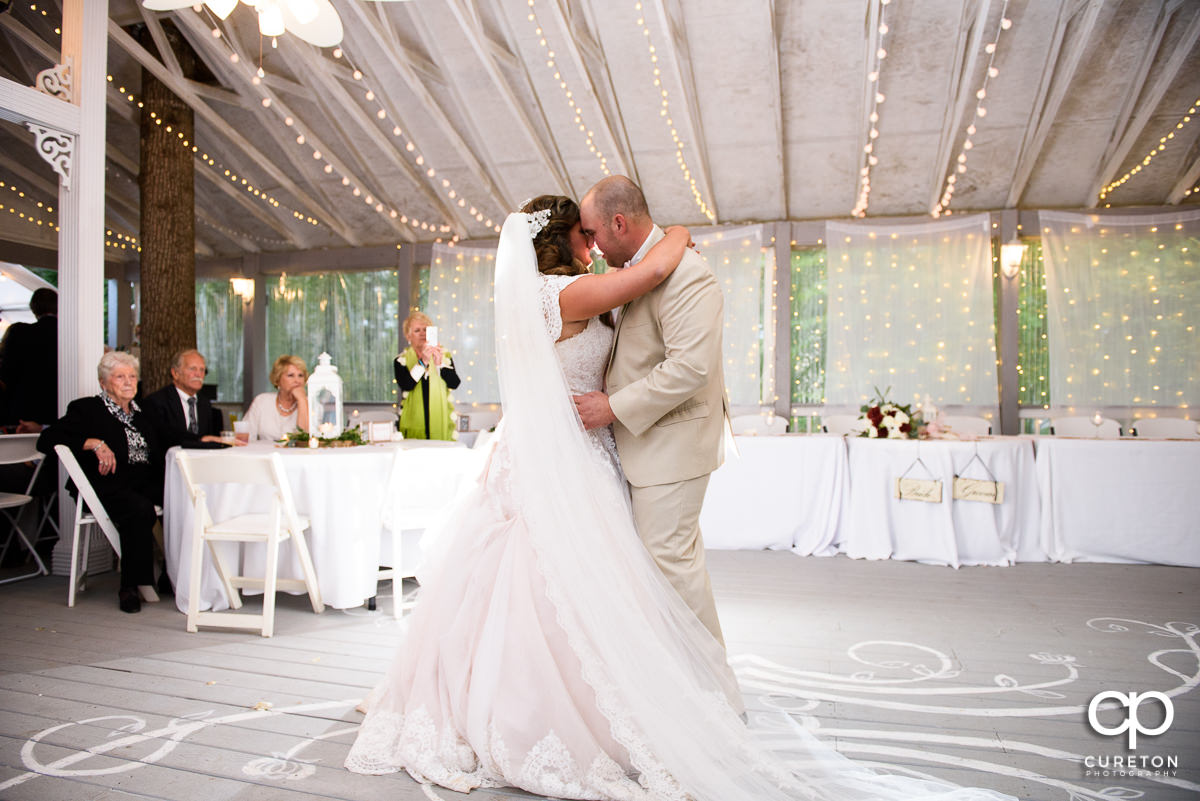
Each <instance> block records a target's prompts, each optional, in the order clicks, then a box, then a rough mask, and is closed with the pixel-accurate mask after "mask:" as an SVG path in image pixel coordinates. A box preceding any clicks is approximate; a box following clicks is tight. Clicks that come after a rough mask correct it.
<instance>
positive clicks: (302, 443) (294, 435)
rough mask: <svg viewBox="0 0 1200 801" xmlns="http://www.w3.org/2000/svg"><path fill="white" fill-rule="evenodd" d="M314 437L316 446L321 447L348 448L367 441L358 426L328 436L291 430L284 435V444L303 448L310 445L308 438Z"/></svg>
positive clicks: (364, 443)
mask: <svg viewBox="0 0 1200 801" xmlns="http://www.w3.org/2000/svg"><path fill="white" fill-rule="evenodd" d="M313 439H315V440H316V441H317V445H318V447H321V448H349V447H353V446H355V445H366V444H367V443H366V442H365V441H364V440H363V438H362V432H361V431H360V430H359V427H358V426H354V428H348V429H346V430H345V431H343V432H342V433H340V434H338V435H336V436H329V437H320V436H318V437H313V436H312V435H310V434H309V433H308V432H307V431H292V432H291V433H289V434H288V435H287V437H286V440H285V442H286V444H287V447H289V448H304V447H311V446H310V440H313Z"/></svg>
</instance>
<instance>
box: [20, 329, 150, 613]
mask: <svg viewBox="0 0 1200 801" xmlns="http://www.w3.org/2000/svg"><path fill="white" fill-rule="evenodd" d="M97 373H98V375H99V378H100V388H101V390H102V391H101V392H100V393H99V394H98V395H92V396H90V397H85V398H79V399H77V400H73V401H71V403H70V404H69V405H68V406H67V413H66V414H65V415H63V416H62V418H60V419H59V420H58V422H56V423H52V424H51V425H50V427H49V428H47V429H46V430H45V431H43V432H42V435H41V437H40V438H38V450H40V451H42V452H43V453H50V452H51V451H52V449H53V448H54V446H55V445H66V446H67V447H68V448H70V449H71V452H72V453H73V454H74V455H75V459H76V460H77V461H78V462H79V464H80V466H81V467H82V468H83V472H84V473H85V474H86V475H87V477H88V481H90V482H91V484H92V487H93V488H95V490H96V494H97V495H98V496H99V497H100V502H101V503H102V504H104V509H105V511H107V512H108V515H109V517H111V518H112V521H113V523H114V524H115V525H116V527H117V533H118V534H119V535H120V538H121V589H120V591H119V593H118V596H117V597H118V600H119V601H120V605H121V611H122V612H139V611H141V608H142V604H141V600H140V598H139V589H138V588H139V587H141V588H143V589H142V590H141V592H142V593H143V594H145V595H146V596H147V597H148V599H154V598H156V597H157V596H156V595H154V593H153V586H154V532H153V529H154V523H155V520H156V518H157V515H156V514H155V511H154V506H155V504H160V503H162V495H163V449H162V444H161V442H162V441H161V438H160V436H159V434H158V432H157V429H156V428H155V427H154V425H153V423H152V421H151V419H150V418H149V417H148V416H146V415H144V414H143V413H142V411H141V409H140V408H139V407H138V405H137V404H136V403H135V402H134V400H133V396H134V395H135V394H136V393H137V384H138V360H137V359H136V358H135V357H134V356H132V355H130V354H128V353H122V352H120V351H113V352H110V353H106V354H104V357H103V358H101V359H100V365H99V366H98V368H97ZM69 489H71V490H72V492H74V487H69Z"/></svg>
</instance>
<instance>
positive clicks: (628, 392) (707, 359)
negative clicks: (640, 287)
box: [607, 226, 727, 487]
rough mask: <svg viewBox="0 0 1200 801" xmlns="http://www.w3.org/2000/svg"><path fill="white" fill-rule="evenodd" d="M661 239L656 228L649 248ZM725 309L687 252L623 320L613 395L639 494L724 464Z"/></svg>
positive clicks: (620, 447) (712, 279) (620, 439)
mask: <svg viewBox="0 0 1200 801" xmlns="http://www.w3.org/2000/svg"><path fill="white" fill-rule="evenodd" d="M662 238H663V232H662V230H661V229H660V228H658V226H655V227H654V230H653V232H652V233H651V235H650V240H649V241H650V243H651V244H653V243H654V242H657V241H659V240H660V239H662ZM723 308H724V298H723V297H722V295H721V288H720V286H719V285H718V283H717V279H716V276H714V275H713V272H712V270H711V269H710V268H709V266H708V263H707V262H706V261H705V260H704V259H703V257H701V256H700V255H699V254H698V253H696V252H695V251H693V250H688V251H686V252H685V253H684V256H683V260H682V261H681V262H680V264H679V267H677V268H676V269H675V271H674V272H673V273H671V275H670V276H668V277H667V280H665V281H663V282H662V283H661V284H659V285H658V286H657V287H655V288H654V289H653V290H652V291H650V292H648V293H647V294H645V295H643V296H642V297H640V298H637V299H635V300H633V301H631V302H630V303H628V304H627V305H626V307H625V309H624V310H623V311H622V313H621V318H620V320H619V321H618V323H617V331H616V336H614V337H613V353H612V356H611V358H610V359H609V366H608V373H607V379H608V394H609V403H610V404H611V406H612V410H613V413H614V414H615V415H616V417H617V421H616V422H615V423H614V424H613V433H614V434H615V436H616V440H617V451H618V453H619V454H620V456H621V466H622V468H624V470H625V476H626V477H627V478H628V479H629V483H630V484H632V485H633V486H635V487H648V486H655V485H659V484H673V483H675V482H679V481H686V480H688V479H692V478H697V477H699V476H703V475H707V474H709V473H711V472H712V471H713V470H716V469H717V467H719V466H720V464H721V458H722V449H721V445H722V436H723V433H724V428H723V426H724V421H725V413H726V407H727V402H726V399H725V373H724V370H723V369H722V348H721V326H722V324H723V317H722V314H723Z"/></svg>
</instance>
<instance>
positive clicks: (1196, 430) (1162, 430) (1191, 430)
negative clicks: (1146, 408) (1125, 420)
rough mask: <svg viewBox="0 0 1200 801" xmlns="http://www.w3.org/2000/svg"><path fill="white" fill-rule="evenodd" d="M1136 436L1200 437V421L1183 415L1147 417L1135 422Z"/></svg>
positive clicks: (1134, 432)
mask: <svg viewBox="0 0 1200 801" xmlns="http://www.w3.org/2000/svg"><path fill="white" fill-rule="evenodd" d="M1133 435H1134V436H1135V437H1161V438H1163V439H1200V423H1198V422H1196V421H1195V420H1184V419H1183V418H1182V417H1147V418H1144V419H1142V420H1137V421H1136V422H1134V424H1133Z"/></svg>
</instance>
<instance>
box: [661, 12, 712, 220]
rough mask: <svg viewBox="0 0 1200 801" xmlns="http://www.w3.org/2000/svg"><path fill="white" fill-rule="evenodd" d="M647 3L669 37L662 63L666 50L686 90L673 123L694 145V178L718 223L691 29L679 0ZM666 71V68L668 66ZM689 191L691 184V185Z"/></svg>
mask: <svg viewBox="0 0 1200 801" xmlns="http://www.w3.org/2000/svg"><path fill="white" fill-rule="evenodd" d="M647 2H652V3H653V4H654V6H655V7H656V8H657V10H658V18H659V21H660V22H661V24H662V26H663V30H664V31H665V32H666V37H665V40H664V44H663V46H662V47H659V48H658V51H659V60H658V63H659V65H660V68H661V66H662V65H663V61H664V59H663V55H662V51H663V49H664V48H665V50H666V62H667V64H669V65H670V68H671V69H673V70H674V71H675V77H676V80H678V81H679V86H680V88H681V90H682V92H683V108H682V109H680V108H678V106H676V107H675V108H673V109H672V110H671V118H670V119H671V122H672V123H673V127H675V128H677V129H679V130H680V132H681V133H683V134H685V135H683V136H680V139H682V140H683V141H684V143H685V146H686V145H688V144H690V145H691V149H692V152H693V155H694V156H695V157H696V161H695V166H694V167H692V168H691V172H692V177H693V178H694V179H695V180H696V183H697V184H698V185H699V189H700V196H701V198H702V199H704V200H705V201H706V202H707V204H708V210H709V213H710V214H711V215H712V221H713V222H716V221H717V220H719V219H720V213H719V211H718V209H717V194H716V192H715V191H713V185H712V168H711V167H710V166H709V161H710V159H709V157H708V144H707V143H706V141H705V137H704V124H703V122H702V121H701V120H700V113H699V108H700V103H699V100H698V99H697V97H698V95H697V93H696V80H695V76H694V75H693V74H692V67H691V64H692V56H691V52H690V50H689V48H688V41H687V32H686V31H685V30H684V24H683V11H682V9H681V8H680V7H679V2H678V0H643V5H644V4H645V3H647ZM668 2H669V3H671V6H672V8H671V9H670V10H668V8H667V3H668ZM663 72H664V73H665V72H666V70H665V69H664V70H663ZM681 116H682V118H683V119H684V120H686V121H687V129H686V130H685V129H684V125H682V124H681V119H680V117H681ZM688 189H689V192H690V190H691V187H688Z"/></svg>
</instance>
